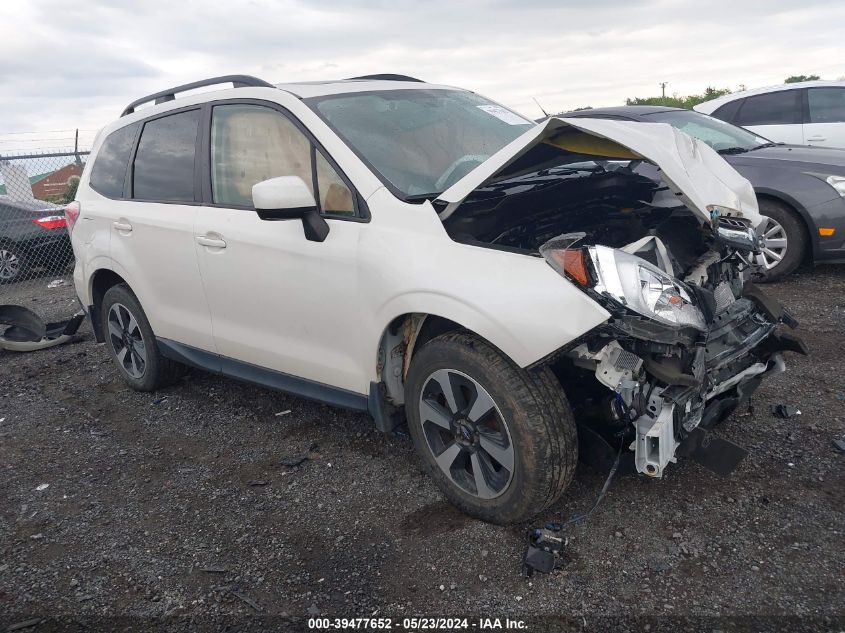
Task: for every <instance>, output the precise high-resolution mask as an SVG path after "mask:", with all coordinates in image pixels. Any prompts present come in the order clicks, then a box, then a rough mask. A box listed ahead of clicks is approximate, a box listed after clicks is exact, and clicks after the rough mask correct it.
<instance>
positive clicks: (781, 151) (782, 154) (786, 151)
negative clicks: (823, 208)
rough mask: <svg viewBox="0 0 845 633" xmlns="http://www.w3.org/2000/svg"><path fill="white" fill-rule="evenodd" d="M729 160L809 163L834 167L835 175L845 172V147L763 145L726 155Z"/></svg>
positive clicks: (805, 164) (801, 166)
mask: <svg viewBox="0 0 845 633" xmlns="http://www.w3.org/2000/svg"><path fill="white" fill-rule="evenodd" d="M725 158H726V159H727V160H728V162H734V161H732V160H731V158H735V159H736V161H735V162H737V163H739V162H746V161H751V160H755V161H756V160H773V161H778V162H781V163H783V162H790V163H796V164H797V165H796V166H797V167H800V168H807V167H808V166H809V165H816V166H820V167H821V166H829V167H833V168H835V169H833V172H835V175H839V174H841V173H843V172H845V149H836V148H833V147H809V146H807V145H775V146H773V147H761V148H760V149H755V150H751V151H750V152H746V153H745V154H735V155H733V156H726V157H725Z"/></svg>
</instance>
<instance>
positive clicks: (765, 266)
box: [756, 199, 807, 282]
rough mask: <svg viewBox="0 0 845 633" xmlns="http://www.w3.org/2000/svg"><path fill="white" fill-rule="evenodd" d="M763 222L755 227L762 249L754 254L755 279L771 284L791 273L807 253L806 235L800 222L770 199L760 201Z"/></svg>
mask: <svg viewBox="0 0 845 633" xmlns="http://www.w3.org/2000/svg"><path fill="white" fill-rule="evenodd" d="M760 213H761V214H762V215H763V223H762V224H761V225H760V226H759V227H758V233H759V235H760V236H761V237H762V241H763V250H762V252H761V253H760V254H759V255H757V258H756V263H757V265H758V266H759V267H760V268H759V280H760V281H762V282H766V281H775V280H777V279H781V278H783V277H785V276H786V275H788V274H789V273H791V272H793V271H794V270H795V269H796V268H798V266H800V265H801V262H803V261H804V257H805V256H806V253H807V232H806V231H805V230H804V224H803V222H801V219H800V218H799V217H798V216H797V215H796V214H795V213H794V212H793V211H792V210H791V209H789V208H788V207H786V206H784V205H783V204H781V203H779V202H775V201H774V200H765V199H764V200H760Z"/></svg>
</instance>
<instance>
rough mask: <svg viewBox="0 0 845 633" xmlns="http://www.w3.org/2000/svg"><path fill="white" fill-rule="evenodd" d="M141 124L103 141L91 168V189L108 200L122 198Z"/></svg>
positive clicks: (120, 131) (118, 131) (114, 133)
mask: <svg viewBox="0 0 845 633" xmlns="http://www.w3.org/2000/svg"><path fill="white" fill-rule="evenodd" d="M140 125H141V124H140V123H133V124H131V125H127V126H126V127H122V128H120V129H119V130H115V131H114V132H112V133H111V134H109V135H108V136H107V137H106V140H105V141H103V144H102V146H101V147H100V151H99V152H98V153H97V158H95V159H94V166H93V167H92V168H91V178H90V181H89V182H90V183H91V187H93V188H94V190H95V191H97V192H99V193H101V194H103V195H104V196H106V197H107V198H122V197H123V185H124V181H125V180H126V168H127V167H128V166H129V155H130V154H131V153H132V144H133V143H134V142H135V134H137V132H138V127H139V126H140Z"/></svg>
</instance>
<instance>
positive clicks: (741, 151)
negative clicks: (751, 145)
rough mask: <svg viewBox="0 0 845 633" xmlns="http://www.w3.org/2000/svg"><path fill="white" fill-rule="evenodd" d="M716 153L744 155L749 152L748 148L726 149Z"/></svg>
mask: <svg viewBox="0 0 845 633" xmlns="http://www.w3.org/2000/svg"><path fill="white" fill-rule="evenodd" d="M755 149H756V148H755ZM716 151H717V152H719V153H720V154H744V153H745V152H747V151H749V150H748V148H746V147H726V148H725V149H720V150H716Z"/></svg>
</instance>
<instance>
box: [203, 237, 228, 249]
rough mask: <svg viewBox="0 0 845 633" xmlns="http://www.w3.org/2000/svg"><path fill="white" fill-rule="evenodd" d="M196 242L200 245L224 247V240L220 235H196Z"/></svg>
mask: <svg viewBox="0 0 845 633" xmlns="http://www.w3.org/2000/svg"><path fill="white" fill-rule="evenodd" d="M197 244H199V245H200V246H208V247H209V248H226V240H224V239H223V238H220V237H216V238H215V237H206V236H205V235H197Z"/></svg>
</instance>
